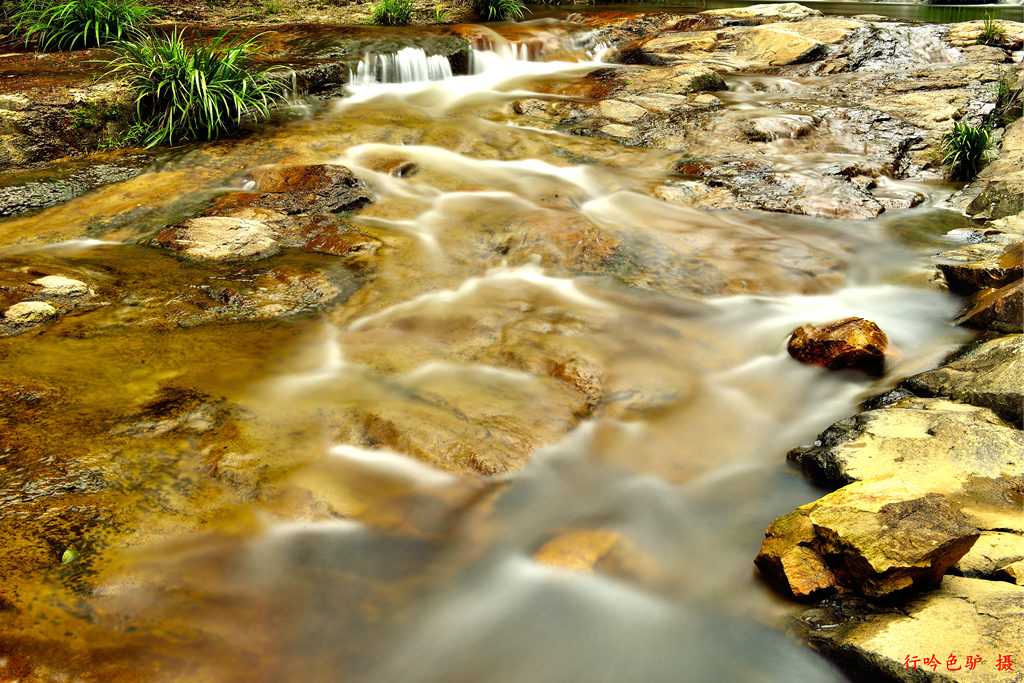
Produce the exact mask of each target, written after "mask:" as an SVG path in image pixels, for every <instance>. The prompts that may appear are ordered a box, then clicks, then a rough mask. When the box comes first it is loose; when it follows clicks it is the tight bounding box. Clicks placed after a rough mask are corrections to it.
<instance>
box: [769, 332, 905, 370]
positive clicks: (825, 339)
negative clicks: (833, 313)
mask: <svg viewBox="0 0 1024 683" xmlns="http://www.w3.org/2000/svg"><path fill="white" fill-rule="evenodd" d="M888 345H889V340H888V338H887V337H886V336H885V333H884V332H882V330H881V329H880V328H879V327H878V325H876V324H875V323H873V322H871V321H870V320H865V319H864V318H845V319H843V320H838V321H835V322H831V323H827V324H825V325H820V326H814V325H804V326H803V327H798V328H797V329H795V330H793V334H792V336H791V337H790V339H789V344H788V345H787V347H786V349H787V351H789V355H790V356H792V357H793V358H795V359H797V360H798V361H800V362H801V363H807V364H809V365H820V366H822V367H824V368H828V369H829V370H843V369H847V368H852V369H855V370H863V371H864V372H866V373H868V374H869V375H881V374H882V373H883V372H884V371H885V354H886V349H887V348H888Z"/></svg>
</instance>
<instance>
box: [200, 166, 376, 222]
mask: <svg viewBox="0 0 1024 683" xmlns="http://www.w3.org/2000/svg"><path fill="white" fill-rule="evenodd" d="M252 179H253V181H254V182H255V183H256V189H255V191H253V192H232V193H231V194H227V195H224V196H222V197H220V198H219V199H218V200H217V201H216V203H215V208H214V211H215V212H216V213H223V212H224V211H226V210H228V209H235V208H238V207H243V206H251V207H260V208H266V209H273V210H275V211H278V212H281V213H285V214H296V213H310V214H312V213H337V212H339V211H354V210H355V209H358V208H360V207H362V206H365V205H366V204H369V203H370V194H369V192H367V189H366V186H365V185H363V182H362V181H361V180H359V179H358V178H356V177H355V175H353V174H352V171H350V170H348V169H347V168H345V167H344V166H339V165H337V164H312V165H304V166H264V167H262V168H257V169H256V170H254V171H253V172H252Z"/></svg>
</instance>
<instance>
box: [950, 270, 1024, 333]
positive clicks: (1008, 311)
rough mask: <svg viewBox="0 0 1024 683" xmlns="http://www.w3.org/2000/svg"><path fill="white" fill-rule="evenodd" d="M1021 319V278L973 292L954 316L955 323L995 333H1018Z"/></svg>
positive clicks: (1023, 283)
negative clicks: (1003, 284)
mask: <svg viewBox="0 0 1024 683" xmlns="http://www.w3.org/2000/svg"><path fill="white" fill-rule="evenodd" d="M1022 321H1024V280H1017V281H1016V282H1014V283H1012V284H1008V285H1006V286H1005V287H998V288H996V287H991V288H989V289H983V290H981V291H980V292H977V293H975V294H974V295H973V296H972V297H971V298H970V299H968V301H967V304H966V305H965V306H964V309H963V311H961V312H960V314H959V315H958V316H957V318H956V323H957V324H958V325H963V326H964V327H976V328H980V329H983V330H992V331H994V332H1011V333H1012V332H1019V331H1020V330H1021V325H1022Z"/></svg>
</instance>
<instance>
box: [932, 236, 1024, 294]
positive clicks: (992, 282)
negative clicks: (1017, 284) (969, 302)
mask: <svg viewBox="0 0 1024 683" xmlns="http://www.w3.org/2000/svg"><path fill="white" fill-rule="evenodd" d="M1022 256H1024V246H1022V243H1021V242H1020V241H1014V242H1011V243H1009V244H1006V243H1001V242H993V241H988V242H979V243H977V244H969V245H966V246H963V247H960V248H958V249H950V250H949V251H944V252H942V253H941V254H939V255H937V256H935V257H934V260H935V263H936V264H937V265H938V267H939V270H940V271H942V274H943V275H944V276H945V278H946V283H947V284H948V285H949V288H950V289H951V290H952V291H954V292H957V293H958V294H972V293H974V292H977V291H978V290H981V289H988V288H990V287H996V288H998V287H1003V286H1005V285H1008V284H1010V283H1011V282H1013V281H1014V280H1019V279H1020V278H1021V276H1022V275H1024V259H1022Z"/></svg>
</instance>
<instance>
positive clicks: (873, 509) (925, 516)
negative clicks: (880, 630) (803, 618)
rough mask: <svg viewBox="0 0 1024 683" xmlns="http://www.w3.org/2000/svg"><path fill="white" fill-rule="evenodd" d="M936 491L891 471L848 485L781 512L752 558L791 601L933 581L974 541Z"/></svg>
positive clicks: (876, 592) (873, 593)
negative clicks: (759, 549)
mask: <svg viewBox="0 0 1024 683" xmlns="http://www.w3.org/2000/svg"><path fill="white" fill-rule="evenodd" d="M978 535H979V532H978V529H977V528H975V527H974V526H972V525H971V524H970V523H968V522H967V520H966V519H965V518H964V517H963V516H962V515H961V514H960V513H959V512H958V511H957V510H956V509H955V508H954V507H953V506H952V505H950V503H949V502H948V501H947V500H946V499H945V498H944V497H943V496H942V495H940V494H938V493H927V492H925V491H924V490H923V489H921V488H919V487H918V486H916V485H914V484H910V483H908V482H905V481H903V480H901V479H898V478H896V477H893V476H888V477H880V478H877V479H868V480H865V481H859V482H856V483H853V484H850V485H848V486H845V487H843V488H841V489H839V490H838V491H834V492H833V493H830V494H828V495H827V496H825V497H824V498H821V499H819V500H816V501H814V502H813V503H809V504H807V505H804V506H803V507H800V508H797V509H796V510H795V511H793V512H791V513H789V514H788V515H784V516H782V517H779V518H778V519H776V520H775V521H774V522H772V524H771V526H770V527H768V530H767V531H766V532H765V540H764V543H763V544H762V545H761V552H760V553H759V554H758V556H757V559H755V560H754V563H755V564H756V565H757V567H758V569H760V570H761V572H762V573H763V574H764V575H765V578H767V579H768V580H769V581H771V582H772V583H774V584H775V585H777V586H778V587H780V588H781V589H782V590H783V591H785V592H786V593H789V594H790V595H792V596H794V597H796V598H813V597H817V596H819V595H824V594H825V593H829V592H854V593H859V594H861V595H865V596H868V597H878V596H882V595H888V594H890V593H895V592H897V591H902V590H905V589H908V588H912V587H920V586H932V585H935V584H937V583H939V582H940V581H941V580H942V575H943V574H945V573H946V571H947V570H948V569H949V568H950V567H952V566H953V565H954V564H956V562H957V561H958V560H959V559H960V558H961V557H963V556H964V555H965V554H966V553H967V551H968V550H970V549H971V546H972V545H974V542H975V541H976V540H977V539H978Z"/></svg>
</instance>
